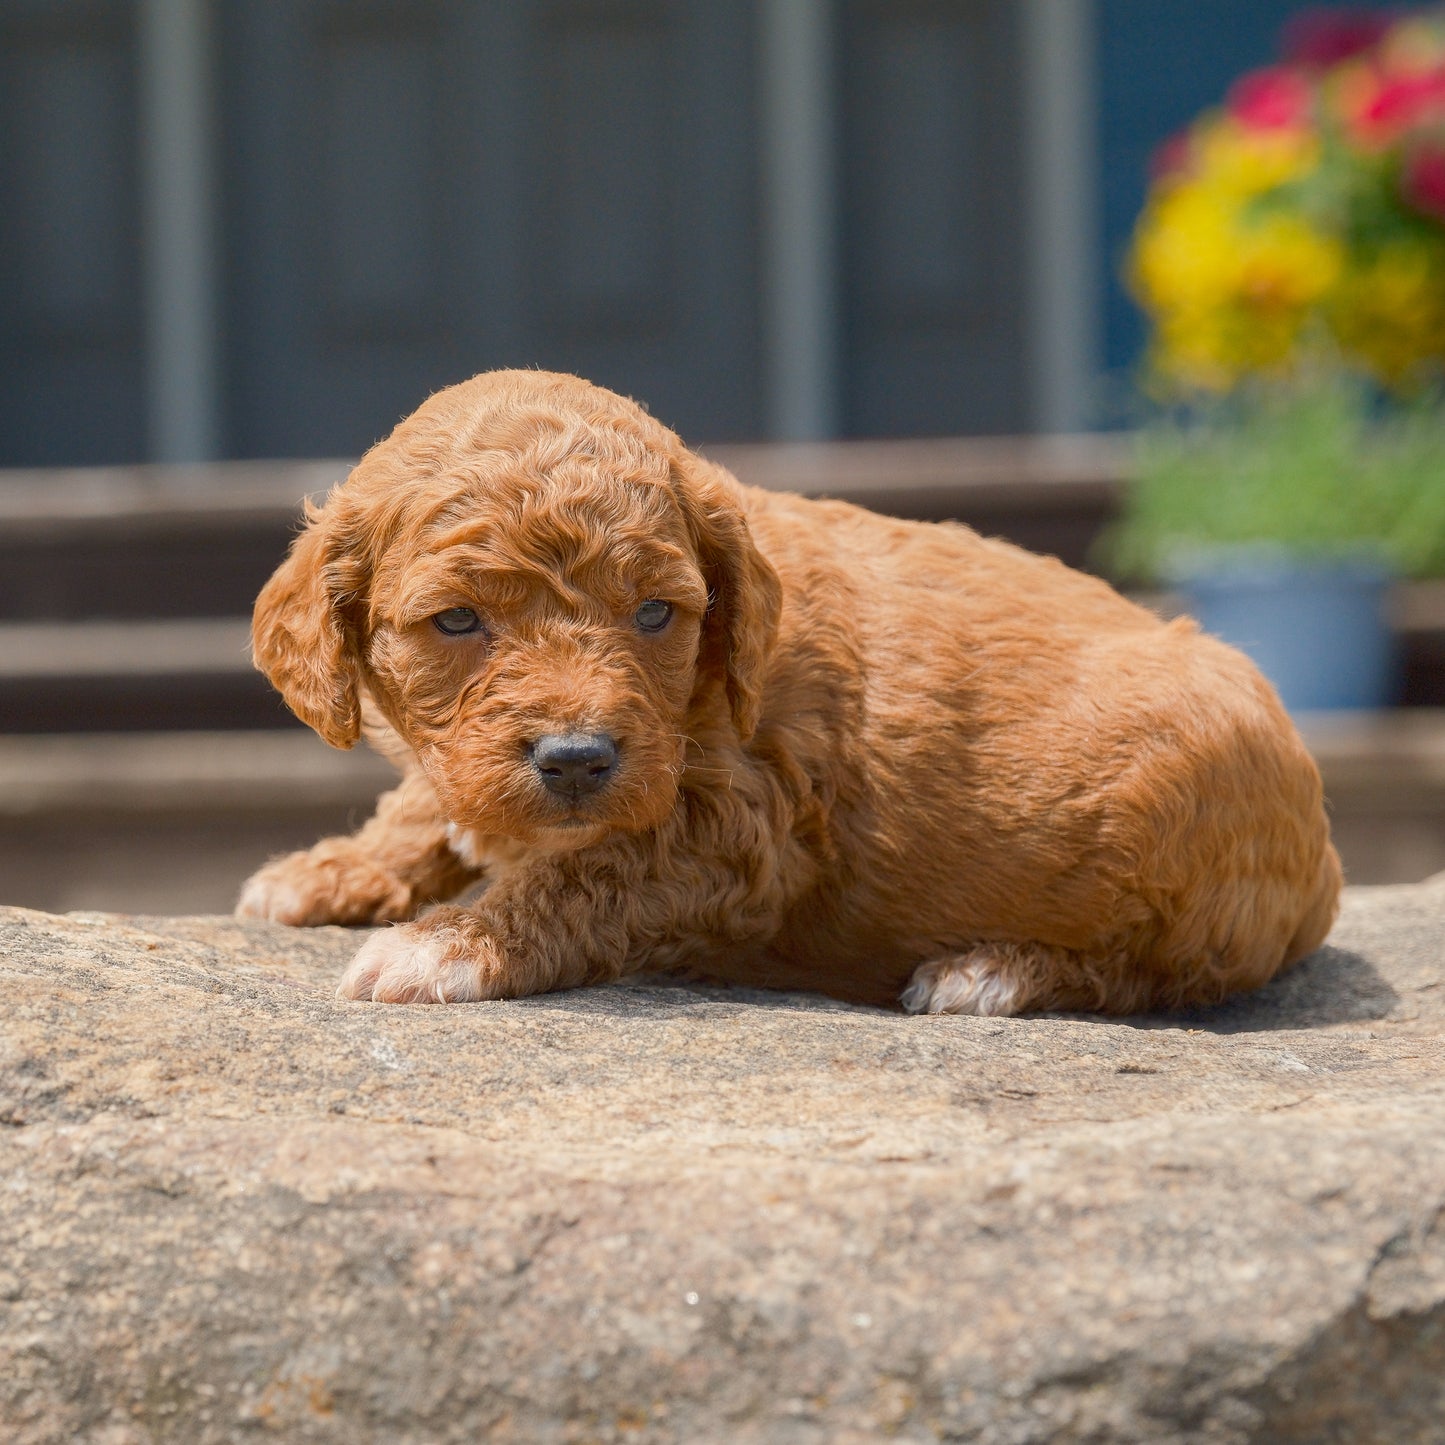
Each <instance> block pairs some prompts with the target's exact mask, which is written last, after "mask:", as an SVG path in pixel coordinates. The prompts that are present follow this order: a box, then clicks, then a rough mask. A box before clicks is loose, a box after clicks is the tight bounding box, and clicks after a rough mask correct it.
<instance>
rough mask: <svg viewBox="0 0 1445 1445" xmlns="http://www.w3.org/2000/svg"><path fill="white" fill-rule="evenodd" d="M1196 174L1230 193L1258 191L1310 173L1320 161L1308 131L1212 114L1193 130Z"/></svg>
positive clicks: (1246, 194) (1317, 146)
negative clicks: (1255, 126) (1260, 126)
mask: <svg viewBox="0 0 1445 1445" xmlns="http://www.w3.org/2000/svg"><path fill="white" fill-rule="evenodd" d="M1192 154H1193V156H1194V157H1195V162H1196V165H1197V167H1198V175H1199V177H1200V179H1201V180H1202V181H1203V182H1204V183H1205V184H1207V185H1209V186H1211V187H1214V188H1217V189H1218V190H1219V191H1221V192H1222V193H1224V194H1225V195H1228V196H1233V197H1237V198H1244V197H1249V196H1260V195H1263V194H1264V193H1265V192H1266V191H1271V190H1273V189H1274V188H1275V187H1276V186H1281V185H1284V184H1285V183H1286V182H1287V181H1294V180H1298V179H1299V178H1300V177H1301V176H1305V175H1308V174H1309V173H1310V172H1311V171H1312V170H1314V168H1315V167H1316V166H1317V165H1318V164H1319V161H1320V142H1319V137H1318V136H1317V135H1316V134H1315V133H1314V132H1313V131H1312V130H1293V129H1280V130H1251V129H1248V128H1246V127H1245V126H1242V125H1240V124H1239V123H1238V122H1237V121H1235V120H1233V119H1231V118H1230V117H1229V116H1227V115H1211V116H1208V117H1206V118H1205V119H1204V120H1202V121H1200V122H1199V124H1198V127H1197V129H1196V130H1195V131H1194V148H1193V151H1192Z"/></svg>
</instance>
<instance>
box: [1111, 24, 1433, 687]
mask: <svg viewBox="0 0 1445 1445" xmlns="http://www.w3.org/2000/svg"><path fill="white" fill-rule="evenodd" d="M1128 275H1129V281H1130V284H1131V287H1132V290H1133V292H1134V295H1135V296H1136V298H1137V299H1138V301H1139V302H1140V304H1141V305H1142V307H1143V308H1144V310H1145V311H1146V313H1147V314H1148V316H1149V318H1150V320H1151V322H1152V337H1151V347H1150V352H1149V358H1148V378H1149V387H1150V390H1151V391H1152V392H1153V393H1154V394H1155V396H1156V397H1157V398H1160V399H1162V400H1164V401H1166V402H1167V403H1169V404H1170V406H1171V408H1172V409H1171V411H1170V413H1169V418H1168V420H1167V421H1165V422H1164V423H1161V424H1160V425H1158V426H1155V427H1153V428H1149V429H1146V431H1145V433H1144V434H1143V436H1142V438H1141V442H1140V452H1139V458H1138V477H1137V482H1136V485H1135V487H1134V489H1133V492H1132V494H1131V497H1130V499H1129V501H1128V503H1127V505H1126V514H1125V517H1124V520H1123V522H1122V524H1121V526H1120V528H1119V529H1118V530H1117V532H1116V533H1115V534H1114V536H1113V538H1112V541H1111V544H1110V546H1111V551H1112V556H1113V559H1114V561H1115V563H1116V565H1117V566H1118V567H1120V568H1123V569H1126V570H1129V571H1132V572H1133V573H1135V574H1136V575H1137V574H1139V573H1141V572H1148V573H1151V574H1153V575H1154V576H1156V577H1162V578H1164V579H1166V580H1168V581H1170V582H1172V583H1174V584H1175V585H1178V586H1181V587H1182V589H1183V590H1184V591H1185V592H1186V595H1187V597H1188V599H1189V601H1190V603H1191V605H1192V606H1193V608H1194V609H1195V610H1196V612H1197V613H1199V614H1201V620H1202V621H1203V622H1204V624H1205V625H1206V627H1208V628H1209V629H1210V630H1213V631H1218V632H1220V634H1221V635H1224V636H1226V637H1227V638H1228V639H1229V640H1231V641H1235V642H1237V643H1240V644H1241V645H1244V646H1245V647H1246V649H1247V650H1251V651H1253V652H1254V653H1255V655H1256V657H1257V659H1258V660H1259V661H1260V662H1261V664H1262V665H1263V666H1264V669H1265V671H1266V673H1267V674H1269V675H1271V677H1272V678H1273V680H1274V681H1275V682H1276V685H1277V686H1279V687H1280V690H1281V692H1282V694H1283V695H1284V697H1285V700H1286V702H1287V703H1288V704H1289V705H1291V706H1293V707H1296V708H1304V707H1313V706H1371V705H1381V704H1383V703H1384V702H1385V701H1387V700H1388V690H1389V683H1390V667H1389V664H1388V646H1387V640H1386V632H1385V629H1386V622H1385V617H1384V595H1385V587H1386V583H1387V579H1388V577H1389V576H1390V575H1392V574H1395V573H1404V574H1411V573H1420V572H1429V571H1437V570H1440V569H1441V567H1442V566H1445V422H1442V421H1441V419H1440V417H1441V412H1440V408H1439V407H1438V406H1437V405H1435V404H1434V403H1433V402H1432V397H1434V396H1436V395H1437V394H1438V393H1437V392H1436V391H1435V388H1436V387H1437V386H1438V383H1439V379H1440V378H1441V376H1442V368H1445V7H1432V8H1431V9H1428V10H1423V11H1418V12H1416V13H1413V14H1410V15H1406V16H1403V17H1396V18H1393V19H1390V18H1382V17H1381V16H1379V15H1378V14H1374V15H1359V14H1354V15H1352V14H1350V13H1348V12H1322V13H1317V14H1315V15H1313V16H1308V17H1306V18H1305V19H1304V20H1303V21H1302V22H1298V23H1297V24H1296V25H1295V26H1294V27H1292V29H1291V31H1290V33H1289V35H1288V36H1287V46H1286V58H1285V61H1284V62H1283V63H1282V64H1280V65H1277V66H1274V67H1271V68H1270V69H1268V70H1264V71H1259V72H1255V73H1254V74H1251V75H1248V76H1245V77H1244V78H1243V79H1242V80H1241V81H1240V82H1238V84H1237V85H1236V86H1235V87H1234V88H1233V89H1232V91H1231V92H1230V94H1229V96H1228V98H1227V100H1226V102H1225V104H1224V105H1223V106H1222V107H1221V108H1219V109H1217V110H1213V111H1210V112H1208V113H1206V114H1205V115H1203V116H1201V117H1200V118H1199V119H1198V120H1197V121H1195V123H1194V124H1193V125H1192V126H1190V128H1189V129H1188V130H1187V131H1186V132H1185V133H1184V134H1183V135H1181V136H1179V137H1176V138H1175V139H1174V140H1172V141H1170V142H1168V143H1167V144H1166V145H1165V147H1164V148H1163V149H1162V150H1161V152H1160V155H1159V157H1158V160H1157V164H1156V168H1155V175H1154V180H1153V183H1152V186H1151V190H1150V195H1149V199H1148V203H1147V205H1146V207H1145V210H1144V212H1143V215H1142V216H1141V217H1140V221H1139V224H1138V227H1137V229H1136V232H1135V236H1134V241H1133V245H1132V248H1131V253H1130V257H1129V263H1128ZM1266 584H1268V585H1266ZM1271 589H1273V591H1274V594H1275V598H1274V601H1272V602H1269V601H1266V600H1265V598H1266V597H1267V595H1268V593H1269V591H1270V590H1271ZM1348 593H1353V599H1352V600H1343V599H1344V594H1348ZM1246 602H1248V603H1249V605H1250V606H1251V607H1253V608H1256V609H1258V608H1263V609H1264V610H1263V611H1259V610H1255V611H1253V612H1250V613H1247V614H1246V613H1244V612H1242V609H1243V608H1244V606H1245V604H1246ZM1367 624H1368V625H1367ZM1371 629H1373V631H1374V633H1375V640H1374V643H1372V644H1369V643H1367V639H1366V634H1367V633H1369V632H1370V631H1371ZM1293 641H1298V642H1302V643H1303V644H1304V645H1305V655H1304V656H1302V657H1296V658H1294V659H1293V660H1288V659H1287V658H1286V657H1285V648H1286V644H1288V643H1291V642H1293ZM1371 658H1372V659H1373V660H1369V659H1371ZM1331 661H1333V662H1336V663H1339V664H1341V666H1342V668H1343V673H1342V674H1341V675H1337V676H1335V677H1334V678H1333V679H1332V678H1330V677H1329V676H1327V675H1326V670H1325V664H1326V663H1328V662H1331Z"/></svg>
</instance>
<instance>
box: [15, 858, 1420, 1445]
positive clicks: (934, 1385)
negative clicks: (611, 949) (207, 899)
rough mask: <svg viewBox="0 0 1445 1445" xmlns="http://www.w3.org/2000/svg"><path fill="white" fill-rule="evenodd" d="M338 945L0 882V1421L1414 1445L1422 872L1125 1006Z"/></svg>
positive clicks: (451, 1435)
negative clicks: (889, 1003)
mask: <svg viewBox="0 0 1445 1445" xmlns="http://www.w3.org/2000/svg"><path fill="white" fill-rule="evenodd" d="M356 943H357V938H356V936H355V935H348V934H346V933H344V932H343V931H341V930H335V929H322V930H317V931H313V932H294V931H290V930H286V929H282V928H278V927H274V926H269V925H262V924H241V923H237V922H234V921H231V920H229V919H157V918H149V919H147V918H123V917H118V916H113V915H112V916H101V915H89V916H87V915H72V916H68V917H63V918H57V917H52V916H49V915H46V914H40V913H29V912H24V911H21V910H13V909H12V910H0V978H3V988H4V994H3V1002H0V1439H3V1440H5V1441H6V1442H10V1445H40V1442H52V1441H54V1442H59V1441H65V1442H72V1441H79V1442H93V1445H132V1442H135V1445H139V1442H153V1441H164V1442H178V1445H181V1442H184V1445H207V1442H230V1441H252V1440H260V1439H267V1438H273V1439H279V1440H286V1441H328V1442H329V1441H335V1442H347V1445H356V1442H371V1441H376V1442H383V1441H384V1442H409V1441H416V1442H421V1441H427V1442H432V1441H458V1442H460V1441H467V1442H471V1441H477V1440H483V1439H485V1440H496V1441H525V1442H550V1441H574V1440H575V1441H583V1440H626V1441H668V1440H681V1441H689V1442H691V1441H729V1442H732V1441H738V1442H750V1441H768V1442H772V1441H782V1442H794V1441H796V1442H808V1445H812V1442H818V1445H824V1442H827V1445H835V1442H851V1441H858V1442H861V1441H873V1440H878V1439H897V1440H904V1441H931V1440H939V1439H945V1440H957V1441H973V1440H976V1441H985V1442H995V1441H997V1442H1034V1441H1039V1442H1042V1441H1095V1442H1132V1441H1138V1442H1149V1445H1161V1442H1172V1441H1187V1442H1206V1441H1207V1442H1244V1441H1251V1442H1261V1445H1263V1442H1271V1445H1273V1442H1287V1441H1299V1442H1323V1441H1340V1442H1346V1441H1348V1442H1351V1445H1358V1442H1372V1441H1378V1442H1389V1445H1404V1442H1410V1441H1422V1442H1423V1441H1438V1440H1440V1439H1441V1438H1442V1436H1445V1209H1442V1206H1445V1130H1442V1127H1441V1126H1442V1123H1445V1053H1442V1048H1441V1037H1442V1032H1445V881H1441V882H1434V883H1430V884H1425V885H1420V886H1418V887H1403V888H1378V889H1355V890H1352V891H1351V892H1350V894H1349V895H1348V897H1347V901H1346V906H1345V911H1344V916H1343V918H1342V920H1341V923H1340V925H1339V927H1338V929H1337V930H1336V932H1335V934H1334V936H1333V938H1332V940H1331V943H1330V946H1328V947H1327V948H1325V949H1324V950H1322V951H1321V952H1320V953H1319V954H1317V955H1316V956H1315V957H1314V958H1313V959H1311V960H1309V961H1308V962H1307V963H1305V964H1303V965H1301V966H1300V967H1299V968H1298V969H1296V970H1295V971H1294V972H1293V973H1292V974H1291V975H1289V976H1288V977H1286V978H1284V979H1282V980H1279V981H1278V982H1277V983H1276V984H1274V985H1273V986H1271V987H1270V988H1268V989H1266V990H1264V991H1263V992H1261V993H1259V994H1257V995H1255V996H1253V997H1251V998H1247V999H1241V1000H1236V1001H1234V1002H1231V1003H1229V1004H1227V1005H1225V1006H1223V1007H1221V1008H1219V1009H1216V1010H1214V1011H1212V1012H1208V1013H1200V1014H1197V1015H1191V1016H1188V1017H1181V1018H1173V1019H1149V1020H1136V1021H1130V1022H1118V1021H1114V1022H1105V1021H1099V1020H1096V1019H1080V1018H1051V1019H1021V1020H990V1019H968V1018H906V1017H903V1016H902V1015H895V1014H889V1013H882V1012H876V1011H869V1010H860V1009H850V1008H845V1007H841V1006H839V1005H835V1004H831V1003H829V1002H827V1001H824V1000H819V999H815V998H810V997H801V996H782V995H769V994H764V993H744V992H722V991H711V990H706V989H697V988H680V987H669V986H666V985H651V984H634V985H628V986H620V987H614V988H610V989H601V990H590V991H583V992H577V993H571V994H558V995H552V996H548V997H542V998H534V999H526V1000H522V1001H519V1002H512V1003H483V1004H469V1005H460V1006H452V1007H448V1008H422V1007H416V1008H392V1007H387V1006H377V1005H366V1004H348V1003H341V1002H338V1001H336V1000H335V999H334V998H333V997H332V996H331V986H332V983H333V981H334V979H335V977H336V976H337V974H338V973H339V971H340V969H341V966H342V964H343V962H344V961H345V959H346V958H347V957H348V956H349V954H350V952H351V951H352V949H353V948H354V947H355V946H356Z"/></svg>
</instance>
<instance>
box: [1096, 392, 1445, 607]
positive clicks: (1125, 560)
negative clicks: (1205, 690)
mask: <svg viewBox="0 0 1445 1445" xmlns="http://www.w3.org/2000/svg"><path fill="white" fill-rule="evenodd" d="M1261 542H1269V543H1275V544H1277V545H1280V546H1284V547H1288V548H1290V549H1292V550H1294V551H1299V552H1305V553H1309V554H1313V555H1316V556H1319V555H1329V554H1339V553H1346V552H1354V553H1357V552H1360V551H1374V552H1376V553H1377V554H1379V555H1382V556H1383V557H1384V558H1385V560H1387V561H1388V562H1390V563H1391V564H1392V565H1393V566H1394V567H1395V568H1396V569H1397V570H1398V571H1400V572H1401V573H1402V574H1404V575H1407V576H1421V575H1439V574H1445V404H1442V399H1441V397H1440V396H1438V395H1436V396H1430V397H1418V398H1416V399H1415V400H1413V401H1411V402H1409V403H1404V404H1398V405H1393V406H1390V407H1388V408H1385V407H1383V406H1382V405H1381V404H1380V403H1379V402H1378V400H1377V398H1376V397H1375V396H1373V395H1372V394H1371V392H1370V391H1369V389H1368V388H1367V387H1365V386H1364V385H1362V384H1359V383H1357V382H1355V381H1353V380H1351V379H1348V378H1343V377H1339V376H1330V377H1326V378H1321V377H1319V376H1316V377H1314V378H1312V379H1310V380H1308V381H1304V382H1297V383H1295V384H1292V385H1288V386H1285V385H1282V384H1280V383H1275V384H1273V385H1269V386H1265V385H1260V386H1256V387H1254V388H1252V389H1246V390H1244V391H1241V392H1240V393H1239V394H1237V395H1236V396H1233V397H1230V398H1229V399H1227V400H1224V401H1220V402H1218V403H1215V404H1213V405H1210V406H1209V407H1207V408H1205V409H1202V410H1201V409H1196V410H1194V411H1192V412H1190V413H1188V414H1176V415H1174V416H1171V417H1170V418H1168V419H1166V420H1163V421H1160V422H1157V423H1155V424H1152V425H1149V426H1146V427H1145V428H1144V429H1143V430H1142V431H1141V432H1140V433H1139V435H1138V440H1137V445H1136V452H1135V466H1134V480H1133V485H1132V487H1131V490H1130V492H1129V494H1128V497H1127V500H1126V504H1125V510H1124V516H1123V518H1122V520H1121V521H1120V522H1119V523H1118V524H1117V525H1116V526H1115V527H1114V528H1113V529H1111V531H1110V532H1109V533H1108V534H1106V536H1105V537H1104V539H1103V542H1102V546H1101V549H1100V551H1101V558H1100V560H1101V561H1102V562H1103V563H1104V564H1105V566H1106V567H1107V568H1108V570H1109V571H1110V572H1112V573H1113V574H1114V575H1115V576H1118V577H1122V578H1134V579H1140V580H1143V579H1149V578H1157V577H1159V576H1161V575H1162V574H1164V573H1166V572H1167V571H1168V570H1169V568H1170V565H1171V562H1177V561H1179V560H1180V559H1182V558H1183V557H1185V556H1187V555H1188V554H1189V553H1191V552H1197V550H1198V549H1199V548H1200V547H1201V546H1216V545H1226V546H1227V545H1236V544H1244V543H1261Z"/></svg>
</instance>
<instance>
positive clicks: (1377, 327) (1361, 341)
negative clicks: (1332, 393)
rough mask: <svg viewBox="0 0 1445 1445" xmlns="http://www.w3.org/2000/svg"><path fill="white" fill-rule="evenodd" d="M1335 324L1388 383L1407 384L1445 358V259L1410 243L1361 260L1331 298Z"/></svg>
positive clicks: (1400, 243)
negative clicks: (1418, 372) (1432, 362)
mask: <svg viewBox="0 0 1445 1445" xmlns="http://www.w3.org/2000/svg"><path fill="white" fill-rule="evenodd" d="M1330 323H1331V326H1332V328H1333V330H1334V332H1335V335H1336V336H1338V337H1339V339H1340V342H1341V344H1342V345H1343V346H1345V347H1346V348H1347V349H1348V350H1350V351H1354V352H1356V353H1358V354H1359V355H1360V356H1362V357H1364V359H1365V360H1366V361H1367V362H1368V364H1369V365H1370V366H1371V367H1372V368H1373V369H1374V370H1375V371H1376V372H1377V373H1378V374H1379V375H1380V376H1381V377H1382V378H1383V379H1384V380H1385V381H1387V382H1390V383H1392V384H1393V383H1399V382H1402V381H1406V380H1408V378H1409V375H1410V373H1411V372H1412V371H1414V370H1415V369H1416V368H1417V367H1418V366H1419V365H1420V364H1421V363H1422V362H1425V361H1429V360H1431V359H1432V358H1439V357H1441V356H1442V355H1445V255H1442V252H1441V249H1440V248H1439V247H1430V246H1426V245H1423V244H1421V243H1419V242H1417V241H1413V240H1406V241H1395V242H1391V243H1389V244H1386V245H1384V246H1381V247H1380V248H1379V249H1378V250H1377V251H1376V252H1375V253H1374V254H1373V255H1372V256H1370V257H1368V258H1360V259H1359V260H1357V262H1356V264H1355V265H1354V266H1352V267H1351V268H1350V269H1349V271H1348V272H1347V273H1346V274H1345V276H1344V278H1343V280H1342V282H1341V284H1340V286H1339V288H1338V291H1337V293H1336V295H1335V296H1334V297H1333V298H1332V303H1331V306H1330Z"/></svg>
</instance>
